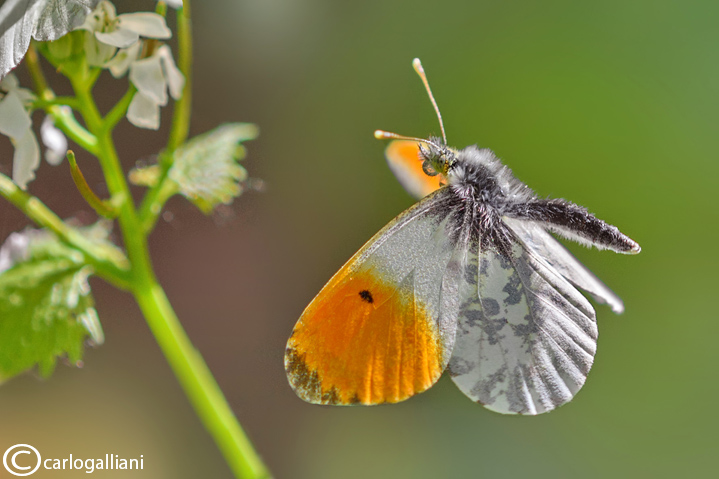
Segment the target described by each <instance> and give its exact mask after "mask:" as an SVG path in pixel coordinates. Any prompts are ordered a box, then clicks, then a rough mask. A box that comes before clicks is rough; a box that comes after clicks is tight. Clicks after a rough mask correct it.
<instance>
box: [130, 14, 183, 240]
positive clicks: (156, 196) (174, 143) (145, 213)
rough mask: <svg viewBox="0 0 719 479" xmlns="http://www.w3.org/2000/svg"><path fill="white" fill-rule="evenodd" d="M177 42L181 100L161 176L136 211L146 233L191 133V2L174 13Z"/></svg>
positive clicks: (168, 195)
mask: <svg viewBox="0 0 719 479" xmlns="http://www.w3.org/2000/svg"><path fill="white" fill-rule="evenodd" d="M177 43H178V49H179V54H178V58H177V66H178V68H179V69H180V71H181V72H182V74H183V75H184V77H185V86H184V87H183V89H182V97H181V98H180V99H179V100H178V101H177V102H175V106H174V110H173V112H172V127H171V130H170V136H169V138H168V141H167V147H166V148H165V151H164V152H163V154H162V155H160V162H159V166H160V174H159V176H158V180H157V184H155V186H153V187H152V188H150V190H149V191H148V192H147V194H146V195H145V198H144V199H143V201H142V205H141V206H140V210H139V217H140V221H141V222H142V225H143V231H145V232H146V233H149V232H151V231H152V229H153V228H154V227H155V223H156V222H157V219H158V217H159V215H160V213H161V212H162V208H163V206H164V205H165V202H166V201H167V200H168V199H169V198H170V197H171V196H172V194H168V193H170V192H172V190H173V187H172V186H170V185H168V181H170V180H169V179H168V173H169V171H170V168H171V167H172V163H173V160H174V156H173V153H174V152H175V150H176V149H177V148H179V147H180V145H182V144H183V143H184V142H185V140H187V135H188V134H189V131H190V114H191V111H192V23H191V19H190V2H189V0H188V1H184V2H183V7H182V8H181V9H179V10H178V11H177Z"/></svg>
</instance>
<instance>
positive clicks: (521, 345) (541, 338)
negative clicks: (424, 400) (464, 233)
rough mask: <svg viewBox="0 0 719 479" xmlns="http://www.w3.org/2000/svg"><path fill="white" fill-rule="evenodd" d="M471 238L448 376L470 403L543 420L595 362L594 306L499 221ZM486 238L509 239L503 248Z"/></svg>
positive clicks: (571, 392)
mask: <svg viewBox="0 0 719 479" xmlns="http://www.w3.org/2000/svg"><path fill="white" fill-rule="evenodd" d="M494 226H495V227H496V228H498V229H499V230H500V231H496V232H495V233H497V234H492V235H487V232H486V231H485V232H482V233H481V234H482V237H483V238H484V241H480V232H479V231H476V232H475V233H473V238H472V241H471V246H470V248H469V249H468V253H467V257H466V259H465V266H464V268H465V271H464V275H463V282H462V284H461V285H460V291H459V296H460V301H461V303H460V314H459V320H458V328H457V336H456V339H455V345H454V351H453V353H452V358H451V360H450V364H449V371H450V374H451V375H452V379H453V380H454V382H455V383H456V384H457V386H458V387H459V388H460V389H461V390H462V392H464V393H465V394H466V395H467V396H469V397H470V398H472V399H473V400H475V401H478V402H479V403H481V404H483V405H485V406H486V407H487V408H489V409H491V410H493V411H497V412H500V413H505V414H539V413H542V412H546V411H551V410H552V409H554V408H556V407H558V406H560V405H562V404H564V403H566V402H568V401H569V400H571V399H572V397H573V396H574V394H576V392H577V391H578V390H579V389H580V388H581V387H582V385H583V384H584V381H585V379H586V377H587V374H588V372H589V369H590V368H591V366H592V362H593V360H594V353H595V351H596V341H597V327H596V322H595V315H594V310H593V309H592V307H591V305H590V304H589V302H588V301H587V300H586V299H585V298H584V297H583V296H582V295H581V294H580V293H579V292H578V291H577V290H576V289H575V288H574V287H573V286H572V285H571V284H570V283H569V282H568V281H567V280H566V279H564V278H563V277H562V276H561V275H560V274H559V273H557V272H556V271H555V270H554V269H553V268H552V267H551V266H550V265H549V263H547V262H546V261H545V260H543V259H542V258H540V257H539V256H537V255H536V253H534V252H533V251H532V250H530V249H527V248H525V247H524V245H523V244H522V243H521V242H520V241H519V240H518V238H517V237H516V236H515V234H514V233H513V232H512V231H511V230H510V229H509V228H508V227H507V226H506V225H505V224H504V223H503V222H501V221H498V222H497V223H495V225H494ZM487 237H494V238H506V241H500V240H490V241H487Z"/></svg>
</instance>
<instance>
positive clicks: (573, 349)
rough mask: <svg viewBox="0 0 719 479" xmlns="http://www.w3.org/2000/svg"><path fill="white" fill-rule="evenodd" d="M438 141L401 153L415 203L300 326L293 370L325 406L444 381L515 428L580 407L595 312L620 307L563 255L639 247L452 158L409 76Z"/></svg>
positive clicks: (559, 203)
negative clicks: (510, 417)
mask: <svg viewBox="0 0 719 479" xmlns="http://www.w3.org/2000/svg"><path fill="white" fill-rule="evenodd" d="M413 66H414V69H415V71H416V72H417V73H418V74H419V76H420V78H421V79H422V82H423V83H424V86H425V89H426V90H427V93H428V95H429V98H430V100H431V102H432V104H433V106H434V109H435V112H436V113H437V117H438V119H439V124H440V128H441V130H442V137H441V138H435V137H431V138H428V139H420V138H413V137H404V136H401V135H397V134H395V133H389V132H385V131H382V130H377V131H376V132H375V137H377V138H379V139H392V140H394V141H392V142H391V143H390V144H389V146H388V147H387V150H386V156H387V161H388V162H389V166H390V168H391V169H392V171H393V172H394V174H395V175H396V176H397V178H398V180H399V181H400V183H401V184H402V185H403V186H404V187H405V188H406V189H407V191H409V192H410V194H412V195H413V196H415V197H416V198H418V199H419V198H421V199H420V201H419V202H418V203H416V204H415V205H414V206H412V207H411V208H409V209H408V210H406V211H405V212H404V213H402V214H400V215H399V216H398V217H397V218H395V219H394V220H392V221H391V222H390V223H389V224H388V225H387V226H385V227H384V228H383V229H382V230H381V231H380V232H379V233H377V234H376V235H374V237H372V239H370V240H369V241H368V242H367V243H366V244H365V245H364V246H363V247H362V248H361V249H360V250H359V251H358V252H357V253H356V254H355V255H354V256H353V257H352V258H351V259H350V260H349V261H348V262H347V263H346V264H345V265H344V266H343V267H342V268H341V269H340V270H339V271H338V272H337V273H336V274H335V275H334V276H333V277H332V279H330V281H329V282H328V283H327V284H326V285H325V287H324V288H322V290H321V291H320V292H319V294H318V295H317V296H316V297H315V298H314V299H313V300H312V302H311V303H310V304H309V306H307V308H306V309H305V311H304V312H303V313H302V316H301V317H300V319H299V321H298V322H297V324H296V325H295V328H294V330H293V331H292V336H291V337H290V339H289V341H288V342H287V349H286V352H285V370H286V372H287V378H288V379H289V382H290V385H291V386H292V388H293V389H294V391H295V392H296V393H297V395H298V396H299V397H300V398H302V399H304V400H305V401H308V402H311V403H315V404H335V405H349V404H366V405H372V404H381V403H396V402H399V401H403V400H405V399H407V398H409V397H412V396H414V395H415V394H417V393H420V392H422V391H425V390H427V389H428V388H430V387H431V386H432V385H433V384H434V383H436V382H437V380H438V379H439V377H440V376H441V375H442V373H443V372H444V371H445V370H448V371H449V374H450V376H451V377H452V380H453V381H454V382H455V384H456V385H457V386H458V387H459V388H460V389H461V390H462V392H463V393H464V394H466V395H467V396H468V397H469V398H471V399H472V400H474V401H476V402H479V403H481V404H483V405H484V406H486V407H487V408H489V409H491V410H493V411H497V412H500V413H505V414H530V415H531V414H539V413H543V412H547V411H551V410H552V409H554V408H556V407H558V406H561V405H562V404H565V403H567V402H568V401H570V400H571V399H572V398H573V397H574V395H575V394H576V393H577V391H579V389H580V388H581V387H582V385H583V384H584V381H585V380H586V378H587V374H588V373H589V369H590V368H591V366H592V362H593V360H594V354H595V352H596V346H597V323H596V316H595V313H594V309H593V308H592V306H591V305H590V303H589V301H587V299H586V298H585V297H584V296H583V295H582V294H580V293H579V291H578V290H577V288H579V289H582V290H584V291H585V292H587V293H589V295H590V296H592V297H593V298H594V299H595V300H596V301H597V302H599V303H606V304H608V305H609V306H610V307H611V308H612V310H613V311H614V312H615V313H621V312H622V311H623V310H624V305H623V304H622V301H621V299H619V297H618V296H617V295H616V294H614V292H612V291H611V290H610V289H609V288H608V287H607V286H606V285H605V284H604V283H602V282H601V281H600V280H599V279H598V278H597V277H596V276H594V274H592V272H591V271H589V270H588V269H587V268H586V267H585V266H584V265H582V263H580V262H579V261H578V260H577V259H576V258H575V257H574V256H572V254H571V253H570V252H569V251H568V250H567V249H565V248H564V246H562V245H561V244H560V243H559V241H557V240H556V239H555V238H554V236H553V235H552V233H553V234H555V235H557V236H560V237H563V238H566V239H570V240H574V241H577V242H579V243H581V244H584V245H586V246H596V247H597V248H598V249H609V250H612V251H614V252H617V253H629V254H635V253H639V251H640V247H639V245H638V244H637V243H636V242H634V241H633V240H632V239H630V238H629V237H627V236H625V235H624V234H622V233H621V232H620V231H619V230H618V229H617V228H616V227H615V226H612V225H609V224H607V223H605V222H604V221H602V220H600V219H598V218H596V217H595V216H593V215H592V214H591V213H589V212H588V211H587V210H586V209H585V208H583V207H581V206H577V205H575V204H573V203H570V202H569V201H566V200H563V199H544V198H540V197H538V196H537V195H536V194H535V193H534V192H533V191H532V190H531V189H530V188H529V187H528V186H527V185H525V184H524V183H522V182H521V181H519V180H518V179H517V178H515V177H514V175H513V174H512V172H511V170H510V169H509V168H507V167H506V166H505V165H503V164H502V162H501V161H500V160H499V159H498V158H497V157H496V156H495V154H494V153H493V152H492V151H491V150H489V149H486V148H479V147H477V146H468V147H467V148H464V149H462V150H457V149H454V148H451V147H449V146H447V137H446V135H445V131H444V125H443V123H442V117H441V115H440V113H439V108H438V107H437V103H436V102H435V100H434V96H433V95H432V91H431V89H430V88H429V83H428V82H427V77H426V75H425V73H424V69H423V68H422V64H421V63H420V61H419V59H415V60H414V62H413Z"/></svg>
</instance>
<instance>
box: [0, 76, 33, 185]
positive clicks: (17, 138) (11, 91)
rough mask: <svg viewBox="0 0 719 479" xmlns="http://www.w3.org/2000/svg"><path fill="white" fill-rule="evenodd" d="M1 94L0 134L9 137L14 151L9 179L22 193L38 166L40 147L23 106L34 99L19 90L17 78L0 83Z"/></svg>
mask: <svg viewBox="0 0 719 479" xmlns="http://www.w3.org/2000/svg"><path fill="white" fill-rule="evenodd" d="M0 90H2V91H3V92H5V96H3V97H2V100H0V133H2V134H3V135H5V136H7V137H9V138H10V141H11V142H12V144H13V146H14V147H15V153H14V154H13V159H12V178H13V181H15V183H17V185H18V186H19V187H20V188H22V189H25V188H26V187H27V184H28V183H29V182H30V181H32V180H33V179H34V178H35V170H36V169H37V167H38V166H40V147H39V145H38V144H37V140H36V139H35V133H33V131H32V120H31V119H30V115H29V114H28V112H27V110H26V109H25V105H24V104H23V101H28V100H30V99H32V98H33V95H32V93H30V92H29V91H28V90H26V89H25V88H19V87H18V81H17V78H15V76H14V75H12V74H9V75H7V76H6V77H5V78H4V79H3V80H2V82H0Z"/></svg>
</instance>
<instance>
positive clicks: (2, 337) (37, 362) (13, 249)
mask: <svg viewBox="0 0 719 479" xmlns="http://www.w3.org/2000/svg"><path fill="white" fill-rule="evenodd" d="M81 231H82V232H83V233H84V234H86V235H87V236H90V237H94V238H97V239H99V240H102V239H104V238H105V237H107V234H108V232H109V228H108V227H106V226H104V224H101V223H98V225H95V226H93V227H89V228H84V229H82V230H81ZM91 273H92V269H91V268H90V267H89V266H87V265H85V264H84V262H83V256H82V254H81V253H79V252H78V251H76V250H74V249H72V248H70V247H68V246H65V245H64V244H62V243H60V242H59V241H58V240H57V239H56V238H55V236H54V235H53V234H51V233H49V232H47V231H45V230H35V229H26V230H25V231H23V232H22V233H13V234H12V235H10V237H9V238H8V239H7V240H6V241H5V243H4V244H3V246H2V248H0V381H3V380H6V379H9V378H11V377H13V376H15V375H17V374H19V373H22V372H24V371H26V370H28V369H31V368H33V367H35V366H37V369H38V372H39V373H40V375H41V376H43V377H47V376H49V375H50V374H51V373H52V371H53V370H54V369H55V364H56V362H57V358H58V357H65V358H67V360H68V361H69V362H70V363H72V364H76V363H78V362H79V361H80V359H81V358H82V353H83V349H84V344H85V342H86V341H88V342H90V343H91V344H101V343H102V342H103V339H104V338H103V333H102V328H101V327H100V322H99V320H98V317H97V311H96V310H95V307H94V300H93V298H92V295H91V293H90V286H89V284H88V282H87V279H88V277H89V276H90V274H91Z"/></svg>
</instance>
